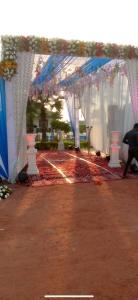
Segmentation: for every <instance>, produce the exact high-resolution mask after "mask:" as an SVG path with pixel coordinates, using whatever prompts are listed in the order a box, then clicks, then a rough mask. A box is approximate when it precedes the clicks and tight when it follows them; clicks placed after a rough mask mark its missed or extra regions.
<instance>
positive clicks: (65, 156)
mask: <svg viewBox="0 0 138 300" xmlns="http://www.w3.org/2000/svg"><path fill="white" fill-rule="evenodd" d="M37 166H38V169H39V175H33V176H30V180H31V184H32V186H45V185H54V184H65V183H68V184H72V183H77V182H83V183H86V182H94V183H95V184H99V185H100V184H102V182H103V181H105V180H118V179H121V178H122V173H123V168H124V166H121V168H110V167H109V166H108V161H107V159H106V158H102V157H97V156H95V155H92V154H87V153H85V152H79V153H76V152H75V151H68V152H67V151H62V152H58V151H49V152H46V151H41V152H38V154H37ZM128 178H138V175H135V174H132V173H128Z"/></svg>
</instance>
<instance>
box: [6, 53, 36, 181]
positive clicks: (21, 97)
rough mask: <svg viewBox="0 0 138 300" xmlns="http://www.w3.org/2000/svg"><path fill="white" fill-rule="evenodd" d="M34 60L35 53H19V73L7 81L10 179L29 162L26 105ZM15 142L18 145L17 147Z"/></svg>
mask: <svg viewBox="0 0 138 300" xmlns="http://www.w3.org/2000/svg"><path fill="white" fill-rule="evenodd" d="M33 62H34V54H33V53H28V52H22V53H17V64H18V71H17V74H16V75H15V76H14V77H13V78H12V80H11V82H6V95H7V115H8V116H10V119H9V121H8V122H9V126H8V148H9V167H10V179H14V178H15V177H16V175H17V174H18V173H19V172H20V170H21V169H22V168H23V167H24V166H25V164H26V162H27V157H26V150H27V145H26V106H27V99H28V94H29V86H30V81H31V77H32V69H33ZM13 122H14V123H13ZM10 124H11V126H10ZM13 144H15V145H16V149H15V147H14V145H13ZM13 152H14V161H13ZM13 169H14V170H13Z"/></svg>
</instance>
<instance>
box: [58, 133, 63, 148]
mask: <svg viewBox="0 0 138 300" xmlns="http://www.w3.org/2000/svg"><path fill="white" fill-rule="evenodd" d="M58 150H59V151H63V150H64V143H63V137H62V131H61V130H60V131H59V141H58Z"/></svg>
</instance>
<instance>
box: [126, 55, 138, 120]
mask: <svg viewBox="0 0 138 300" xmlns="http://www.w3.org/2000/svg"><path fill="white" fill-rule="evenodd" d="M126 67H127V75H128V82H129V89H130V96H131V101H132V108H133V112H134V117H135V121H136V122H138V60H137V59H129V60H127V61H126Z"/></svg>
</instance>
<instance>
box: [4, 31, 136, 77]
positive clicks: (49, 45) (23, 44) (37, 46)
mask: <svg viewBox="0 0 138 300" xmlns="http://www.w3.org/2000/svg"><path fill="white" fill-rule="evenodd" d="M23 51H27V52H33V53H36V54H47V55H48V54H55V55H56V54H66V55H70V56H86V57H93V56H97V57H111V58H119V59H132V58H138V48H137V47H134V46H130V45H128V46H122V45H116V44H104V43H95V42H83V41H77V40H76V41H75V40H74V41H67V40H63V39H47V38H38V37H34V36H28V37H24V36H15V37H12V36H3V37H2V62H1V63H0V75H1V76H3V77H4V78H5V79H7V80H10V79H11V78H12V76H13V75H14V74H16V69H17V63H16V53H17V52H23Z"/></svg>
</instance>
